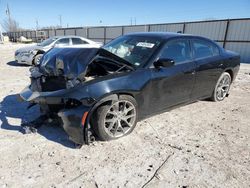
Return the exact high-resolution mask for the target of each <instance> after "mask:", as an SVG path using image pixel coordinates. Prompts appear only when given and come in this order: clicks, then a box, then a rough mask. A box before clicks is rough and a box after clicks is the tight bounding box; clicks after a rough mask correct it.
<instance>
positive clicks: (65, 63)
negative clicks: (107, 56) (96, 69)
mask: <svg viewBox="0 0 250 188" xmlns="http://www.w3.org/2000/svg"><path fill="white" fill-rule="evenodd" d="M97 52H98V48H53V49H51V50H49V51H48V52H47V53H45V54H44V56H43V57H42V59H41V63H40V71H41V73H43V74H44V75H49V76H59V75H62V76H65V77H66V78H68V79H73V78H77V77H79V76H80V74H81V75H83V76H84V75H85V72H86V69H87V67H88V65H89V63H90V62H91V60H92V59H93V58H94V56H95V55H96V54H97Z"/></svg>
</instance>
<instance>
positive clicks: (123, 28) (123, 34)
mask: <svg viewBox="0 0 250 188" xmlns="http://www.w3.org/2000/svg"><path fill="white" fill-rule="evenodd" d="M122 35H124V26H122Z"/></svg>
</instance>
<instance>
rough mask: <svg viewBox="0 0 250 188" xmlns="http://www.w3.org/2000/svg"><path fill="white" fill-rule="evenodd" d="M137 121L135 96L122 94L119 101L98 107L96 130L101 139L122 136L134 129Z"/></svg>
mask: <svg viewBox="0 0 250 188" xmlns="http://www.w3.org/2000/svg"><path fill="white" fill-rule="evenodd" d="M136 122H137V104H136V101H135V99H134V98H133V97H131V96H127V95H121V96H120V97H119V100H118V101H114V102H112V103H111V104H107V105H102V106H100V107H98V109H97V111H96V113H95V119H94V120H93V123H94V131H95V133H96V134H97V136H98V137H99V139H100V140H103V141H107V140H113V139H117V138H120V137H122V136H125V135H127V134H129V133H131V132H132V131H133V129H134V128H135V125H136Z"/></svg>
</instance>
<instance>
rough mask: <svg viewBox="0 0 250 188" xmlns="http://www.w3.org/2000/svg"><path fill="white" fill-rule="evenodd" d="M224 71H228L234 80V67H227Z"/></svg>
mask: <svg viewBox="0 0 250 188" xmlns="http://www.w3.org/2000/svg"><path fill="white" fill-rule="evenodd" d="M224 72H227V73H228V74H230V76H231V80H232V81H233V80H234V72H233V70H232V69H226V70H225V71H224Z"/></svg>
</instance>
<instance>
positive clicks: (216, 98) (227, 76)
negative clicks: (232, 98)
mask: <svg viewBox="0 0 250 188" xmlns="http://www.w3.org/2000/svg"><path fill="white" fill-rule="evenodd" d="M223 79H228V82H229V83H228V88H227V89H226V90H225V92H223V95H221V97H219V96H218V95H219V94H218V93H219V92H218V90H219V89H220V88H219V87H221V83H222V82H223ZM231 83H232V78H231V76H230V74H229V73H228V72H223V73H222V74H221V76H220V77H219V79H218V81H217V83H216V85H215V88H214V91H213V94H212V97H211V100H212V101H215V102H219V101H223V100H224V99H225V97H226V96H227V95H228V92H229V89H230V86H231ZM222 88H223V87H222Z"/></svg>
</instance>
